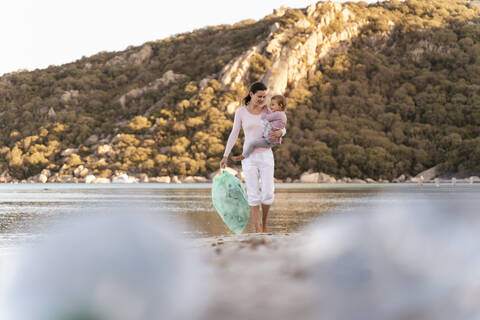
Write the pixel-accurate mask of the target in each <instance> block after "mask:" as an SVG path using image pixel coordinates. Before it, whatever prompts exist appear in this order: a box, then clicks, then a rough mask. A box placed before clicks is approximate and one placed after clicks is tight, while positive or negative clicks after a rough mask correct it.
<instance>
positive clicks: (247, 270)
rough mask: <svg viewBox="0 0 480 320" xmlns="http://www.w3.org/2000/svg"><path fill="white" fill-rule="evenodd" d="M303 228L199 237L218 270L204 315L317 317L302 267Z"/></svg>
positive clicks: (202, 249)
mask: <svg viewBox="0 0 480 320" xmlns="http://www.w3.org/2000/svg"><path fill="white" fill-rule="evenodd" d="M304 241H305V237H304V236H303V235H301V234H298V233H259V234H253V233H249V234H242V235H228V236H219V237H211V238H203V239H195V240H194V241H193V246H192V248H193V249H194V250H198V251H199V252H200V253H201V255H202V257H203V258H204V259H205V262H206V263H207V265H208V266H209V267H210V268H211V270H212V272H213V274H214V283H212V286H211V288H212V299H210V303H209V306H208V308H207V314H206V317H205V319H211V320H217V319H218V320H220V319H265V320H268V319H272V320H273V319H275V320H279V319H297V320H299V319H313V316H314V313H315V312H314V302H313V300H312V294H311V287H310V281H309V277H308V274H307V273H306V272H305V269H304V268H303V267H302V262H301V261H302V259H301V257H300V254H299V252H300V250H299V249H300V247H301V246H302V245H303V243H304Z"/></svg>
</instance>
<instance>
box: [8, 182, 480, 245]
mask: <svg viewBox="0 0 480 320" xmlns="http://www.w3.org/2000/svg"><path fill="white" fill-rule="evenodd" d="M479 187H480V186H479V185H457V186H456V187H452V186H451V185H448V186H445V185H443V186H441V187H435V186H433V185H432V186H430V185H424V186H423V187H422V188H419V187H418V186H416V185H413V186H412V185H299V184H283V185H278V186H277V189H276V191H275V196H276V198H275V202H274V205H273V206H272V208H271V211H270V214H269V218H268V227H269V229H270V231H271V232H297V231H300V230H302V228H304V227H305V226H306V225H308V224H309V223H311V222H312V221H315V220H318V219H320V218H321V217H322V216H323V215H325V214H331V213H333V212H335V213H339V212H340V213H342V212H344V213H346V212H357V211H358V209H362V208H368V207H373V206H375V205H378V204H379V203H382V202H384V203H390V202H392V201H398V196H399V195H400V196H403V197H405V198H407V199H409V200H410V201H416V200H421V199H424V198H425V197H427V196H428V197H430V198H432V199H433V200H435V199H450V198H452V199H454V198H456V197H459V196H464V197H470V196H476V194H478V189H479ZM378 194H380V196H377V195H378ZM112 207H121V208H125V209H126V210H130V211H132V212H136V210H137V209H143V210H148V211H150V212H153V213H154V214H158V215H161V216H163V217H165V218H166V219H167V220H169V219H170V220H175V222H176V223H177V224H180V226H181V227H182V232H183V233H184V235H185V236H187V237H207V236H218V235H223V234H231V232H230V230H229V229H228V228H227V227H226V226H225V224H224V223H223V221H222V220H221V218H220V217H219V216H218V215H217V213H216V212H215V209H214V207H213V205H212V201H211V189H210V185H209V184H204V185H201V184H199V185H161V184H147V185H141V184H139V185H107V186H99V185H94V186H92V185H68V184H51V185H48V187H47V188H45V186H42V185H2V186H0V247H8V246H11V245H14V244H15V243H18V241H19V240H20V241H21V239H25V240H28V238H29V237H31V236H32V235H33V234H35V233H37V234H39V233H40V234H41V233H42V230H44V228H45V227H47V226H48V225H50V224H51V221H52V220H54V219H56V218H58V217H60V216H65V215H80V214H83V213H84V212H87V211H88V209H92V208H95V209H99V210H102V209H108V208H112ZM245 232H253V225H252V223H249V225H248V226H247V228H246V229H245Z"/></svg>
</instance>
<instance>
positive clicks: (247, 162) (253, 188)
mask: <svg viewBox="0 0 480 320" xmlns="http://www.w3.org/2000/svg"><path fill="white" fill-rule="evenodd" d="M274 166H275V164H274V160H273V152H272V149H269V150H266V151H264V152H254V153H252V154H250V156H248V158H246V159H243V160H242V169H243V175H244V176H245V186H246V188H247V195H248V204H249V205H250V206H252V207H253V206H258V205H260V204H262V203H263V204H267V205H271V204H272V203H273V198H274V196H273V193H274V189H275V187H274V183H273V171H274ZM259 179H261V180H262V183H261V184H260V183H259V181H258V180H259Z"/></svg>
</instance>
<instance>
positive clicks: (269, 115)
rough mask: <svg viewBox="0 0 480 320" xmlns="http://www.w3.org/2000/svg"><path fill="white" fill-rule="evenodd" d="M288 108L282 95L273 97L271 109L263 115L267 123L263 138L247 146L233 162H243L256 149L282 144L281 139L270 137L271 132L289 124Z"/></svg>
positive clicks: (234, 157)
mask: <svg viewBox="0 0 480 320" xmlns="http://www.w3.org/2000/svg"><path fill="white" fill-rule="evenodd" d="M286 107H287V104H286V99H285V97H284V96H282V95H276V96H273V97H272V99H271V102H270V108H269V109H267V110H266V112H265V113H262V120H263V121H265V130H264V131H263V137H262V138H259V139H255V140H253V141H252V142H250V143H249V144H247V145H246V147H245V150H243V153H242V155H241V156H233V157H232V160H233V161H241V160H243V159H245V158H248V156H249V155H250V153H252V151H253V150H254V149H255V148H271V147H273V146H275V145H279V144H281V143H282V138H281V137H278V138H276V137H269V136H268V134H269V133H270V132H271V131H276V130H282V129H283V128H285V125H286V124H287V116H286V114H285V109H286Z"/></svg>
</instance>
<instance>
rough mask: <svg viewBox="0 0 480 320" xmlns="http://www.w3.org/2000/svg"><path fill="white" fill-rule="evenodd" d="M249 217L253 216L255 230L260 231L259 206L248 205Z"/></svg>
mask: <svg viewBox="0 0 480 320" xmlns="http://www.w3.org/2000/svg"><path fill="white" fill-rule="evenodd" d="M262 207H263V205H262ZM250 217H252V218H253V225H254V226H255V232H262V228H261V226H260V206H254V207H252V206H251V207H250Z"/></svg>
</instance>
